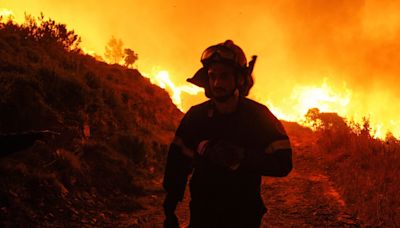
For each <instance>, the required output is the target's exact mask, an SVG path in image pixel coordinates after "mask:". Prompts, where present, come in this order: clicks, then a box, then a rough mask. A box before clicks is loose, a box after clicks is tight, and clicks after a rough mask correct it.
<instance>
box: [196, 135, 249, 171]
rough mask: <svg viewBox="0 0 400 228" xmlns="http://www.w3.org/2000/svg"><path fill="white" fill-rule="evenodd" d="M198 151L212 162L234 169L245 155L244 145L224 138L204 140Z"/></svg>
mask: <svg viewBox="0 0 400 228" xmlns="http://www.w3.org/2000/svg"><path fill="white" fill-rule="evenodd" d="M199 147H200V149H198V153H199V154H200V155H202V156H203V157H204V158H206V159H207V160H209V161H210V162H211V163H213V164H215V165H218V166H221V167H224V168H227V169H229V170H231V171H234V170H236V169H238V168H239V166H240V163H241V161H242V160H243V159H244V157H245V150H244V149H243V148H242V147H239V146H237V145H234V144H233V143H230V142H227V141H224V140H210V141H203V142H201V143H200V144H199Z"/></svg>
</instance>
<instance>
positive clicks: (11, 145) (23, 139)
mask: <svg viewBox="0 0 400 228" xmlns="http://www.w3.org/2000/svg"><path fill="white" fill-rule="evenodd" d="M57 134H59V133H56V132H53V131H48V130H43V131H27V132H20V133H13V134H0V156H1V157H4V156H6V155H8V154H11V153H15V152H18V151H21V150H24V149H27V148H29V147H31V146H33V144H34V143H35V141H36V140H43V139H45V138H47V137H48V136H51V135H57Z"/></svg>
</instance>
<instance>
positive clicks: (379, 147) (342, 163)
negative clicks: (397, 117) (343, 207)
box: [308, 110, 400, 227]
mask: <svg viewBox="0 0 400 228" xmlns="http://www.w3.org/2000/svg"><path fill="white" fill-rule="evenodd" d="M327 116H330V117H332V116H334V114H330V113H329V114H326V113H319V111H318V112H316V111H315V110H314V112H312V115H309V116H308V119H309V121H310V120H311V121H315V123H316V124H315V126H316V133H317V134H318V136H319V140H318V146H319V150H320V151H321V153H324V154H326V158H327V159H326V160H325V162H326V163H327V164H326V165H327V166H326V167H327V173H328V174H329V176H330V177H331V179H332V180H333V182H334V183H335V185H336V186H337V187H338V189H339V190H340V192H341V194H342V195H343V197H344V199H345V201H346V202H347V205H348V207H349V208H350V209H352V211H354V212H355V213H356V214H357V215H358V216H359V217H360V218H361V220H363V221H364V222H365V223H366V224H368V225H371V226H374V227H375V226H385V227H398V226H400V200H399V198H398V197H397V192H399V190H400V187H399V185H398V183H400V166H399V164H400V143H399V141H398V140H397V139H395V138H394V137H393V136H392V137H390V134H389V135H388V137H387V139H386V140H381V139H376V138H374V137H372V136H371V135H373V132H371V128H370V124H369V120H368V119H367V118H364V121H363V123H362V124H361V125H360V124H355V123H350V124H347V123H346V122H345V121H344V120H343V119H342V118H341V117H338V116H337V115H336V116H337V117H335V118H326V117H327ZM349 125H350V126H351V127H350V126H349Z"/></svg>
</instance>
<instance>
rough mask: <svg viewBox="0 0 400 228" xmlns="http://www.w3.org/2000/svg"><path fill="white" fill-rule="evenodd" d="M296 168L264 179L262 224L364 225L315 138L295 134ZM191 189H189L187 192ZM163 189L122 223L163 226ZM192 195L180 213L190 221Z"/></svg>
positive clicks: (144, 200) (179, 209) (178, 213)
mask: <svg viewBox="0 0 400 228" xmlns="http://www.w3.org/2000/svg"><path fill="white" fill-rule="evenodd" d="M291 142H292V145H293V147H294V153H293V154H294V170H293V171H292V172H291V174H290V175H289V176H288V177H286V178H264V179H263V186H262V195H263V198H264V202H265V205H266V206H267V208H268V212H267V214H266V215H265V216H264V218H263V223H262V227H360V226H361V222H360V221H358V220H357V219H356V218H354V217H353V216H352V215H351V214H350V213H349V212H348V210H347V209H346V203H345V202H344V201H343V199H342V198H341V196H340V195H339V193H338V192H337V191H336V189H335V187H334V186H333V184H332V182H331V181H330V180H329V178H328V177H327V176H326V175H325V173H324V171H323V169H322V167H321V165H320V162H319V161H318V158H317V157H316V156H315V155H312V153H311V152H312V143H313V142H314V140H313V139H312V138H308V139H307V137H304V135H303V136H302V137H301V138H300V137H297V136H296V135H291ZM186 192H188V191H186ZM163 197H164V195H163V193H162V191H161V190H160V191H159V192H156V193H154V194H152V195H149V196H145V197H142V198H141V199H140V201H141V202H142V203H143V205H146V208H145V209H144V210H142V211H139V212H136V213H135V214H134V215H122V216H121V218H120V220H119V224H118V225H119V226H130V227H162V221H163V219H164V217H163V214H162V210H161V208H162V207H161V203H162V199H163ZM188 202H189V196H188V194H186V196H185V200H184V202H183V203H182V204H181V205H179V207H178V209H177V215H178V217H179V218H180V223H181V225H182V226H183V227H185V226H186V225H187V224H188V220H189V212H188Z"/></svg>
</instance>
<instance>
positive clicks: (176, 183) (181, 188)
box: [163, 137, 193, 228]
mask: <svg viewBox="0 0 400 228" xmlns="http://www.w3.org/2000/svg"><path fill="white" fill-rule="evenodd" d="M185 153H186V154H185ZM187 153H191V150H190V149H188V148H187V147H186V146H185V145H184V144H183V141H182V139H180V138H179V137H175V140H174V142H173V143H172V144H171V146H170V148H169V151H168V157H167V164H166V167H165V174H164V181H163V187H164V189H165V191H166V192H167V195H166V197H165V200H164V204H163V207H164V213H165V221H164V227H166V228H167V227H179V223H178V218H177V217H176V215H175V209H176V206H177V204H178V202H180V201H182V199H183V196H184V193H185V188H186V182H187V178H188V176H189V174H190V173H191V171H192V157H193V154H191V155H192V156H190V155H189V154H187Z"/></svg>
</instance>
